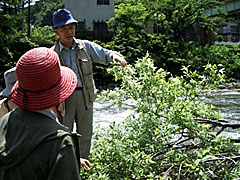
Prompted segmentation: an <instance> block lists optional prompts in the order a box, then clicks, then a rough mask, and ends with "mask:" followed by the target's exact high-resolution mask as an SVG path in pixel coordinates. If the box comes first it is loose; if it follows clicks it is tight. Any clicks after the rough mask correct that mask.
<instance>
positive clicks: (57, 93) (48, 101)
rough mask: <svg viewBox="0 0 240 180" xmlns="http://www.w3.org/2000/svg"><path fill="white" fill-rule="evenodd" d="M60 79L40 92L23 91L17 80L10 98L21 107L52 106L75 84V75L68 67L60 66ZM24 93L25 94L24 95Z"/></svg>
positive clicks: (43, 107)
mask: <svg viewBox="0 0 240 180" xmlns="http://www.w3.org/2000/svg"><path fill="white" fill-rule="evenodd" d="M60 68H61V80H60V82H59V83H58V84H57V85H56V86H55V87H53V88H51V89H49V90H47V91H44V92H40V93H32V92H23V90H22V89H21V88H19V83H18V81H17V82H16V83H15V85H14V86H13V88H12V90H11V100H12V101H13V103H14V104H16V105H17V106H19V107H20V108H22V109H26V110H30V111H40V110H44V109H49V108H52V107H54V106H56V105H58V104H60V103H61V102H63V101H64V100H66V99H67V98H68V97H69V96H70V95H71V94H72V93H73V92H74V90H75V88H76V86H77V76H76V74H75V73H74V72H73V71H72V70H71V69H70V68H68V67H64V66H61V67H60ZM24 95H25V96H24Z"/></svg>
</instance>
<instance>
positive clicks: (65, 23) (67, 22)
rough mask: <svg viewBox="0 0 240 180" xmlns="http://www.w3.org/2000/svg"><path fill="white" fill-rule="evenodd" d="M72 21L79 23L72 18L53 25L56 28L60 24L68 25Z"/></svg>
mask: <svg viewBox="0 0 240 180" xmlns="http://www.w3.org/2000/svg"><path fill="white" fill-rule="evenodd" d="M72 23H76V24H77V23H78V21H77V20H75V19H70V20H67V21H64V22H61V23H58V24H55V25H54V26H53V29H55V28H57V27H59V26H64V25H68V24H72Z"/></svg>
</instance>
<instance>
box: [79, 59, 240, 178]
mask: <svg viewBox="0 0 240 180" xmlns="http://www.w3.org/2000/svg"><path fill="white" fill-rule="evenodd" d="M182 70H183V74H184V75H183V76H181V77H177V78H174V77H172V76H171V75H170V74H169V73H167V72H166V71H164V70H163V69H158V68H156V67H154V64H153V61H152V60H151V59H149V58H148V56H146V57H145V58H143V59H139V60H138V61H137V62H136V63H135V64H134V65H129V66H127V67H125V68H122V67H119V66H115V67H113V68H111V69H110V70H109V72H111V73H112V74H114V76H115V78H116V80H119V79H121V80H122V84H121V87H119V88H116V89H115V90H113V91H109V90H108V91H106V92H105V93H103V95H102V96H103V98H104V99H105V100H110V99H111V100H113V101H115V103H116V104H118V105H120V106H121V105H122V103H125V102H126V100H129V99H131V100H133V102H134V104H135V108H134V112H133V113H132V114H131V115H130V116H129V117H128V118H127V119H126V120H125V121H124V122H123V123H121V124H119V123H117V122H114V123H112V124H111V125H110V126H109V128H108V129H99V131H96V134H95V137H94V144H93V149H92V153H91V161H92V162H93V168H92V170H91V171H90V172H88V173H87V172H85V174H84V178H85V179H109V180H110V179H164V180H166V179H169V180H170V179H172V180H176V179H185V180H188V179H199V180H200V179H201V180H202V179H209V180H210V179H217V178H219V179H232V178H234V177H239V175H240V174H239V173H240V172H239V170H238V166H239V162H237V161H234V162H233V161H231V160H229V161H227V160H226V161H223V162H221V159H220V160H215V161H214V160H213V161H211V160H212V159H215V158H220V157H225V158H227V157H228V156H238V155H239V146H238V145H236V144H234V143H232V142H231V140H230V139H227V138H223V137H221V136H217V134H216V132H214V131H213V130H212V129H211V126H210V125H206V124H199V123H197V122H196V119H198V118H203V119H219V118H223V115H222V114H221V113H219V112H215V111H214V110H213V107H212V106H210V105H206V104H204V103H203V102H202V101H200V100H199V95H200V94H201V93H202V90H204V89H207V88H211V87H212V88H213V87H215V86H216V85H218V84H219V83H222V82H223V81H224V74H223V73H224V71H223V69H221V67H220V69H219V67H217V66H216V65H213V66H212V65H208V66H206V67H205V73H206V76H203V75H199V74H198V73H197V72H195V71H194V72H192V71H190V70H189V69H188V68H186V67H184V68H183V69H182ZM167 77H169V78H167ZM218 165H219V166H218Z"/></svg>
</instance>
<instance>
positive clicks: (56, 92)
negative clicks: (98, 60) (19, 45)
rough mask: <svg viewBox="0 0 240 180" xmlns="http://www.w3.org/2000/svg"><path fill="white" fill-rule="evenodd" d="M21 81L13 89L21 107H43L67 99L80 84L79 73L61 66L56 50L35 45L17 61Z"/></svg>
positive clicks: (42, 108) (18, 75)
mask: <svg viewBox="0 0 240 180" xmlns="http://www.w3.org/2000/svg"><path fill="white" fill-rule="evenodd" d="M16 74H17V79H18V81H17V82H16V84H15V85H14V87H13V88H12V90H11V100H12V101H13V102H14V103H15V104H16V105H17V106H19V107H20V108H22V109H26V110H31V111H39V110H44V109H48V108H51V107H53V106H56V105H58V104H60V103H61V102H63V101H64V100H65V99H67V98H68V97H69V96H70V95H71V94H72V93H73V92H74V90H75V88H76V86H77V77H76V74H75V73H74V72H73V71H72V70H71V69H70V68H67V67H64V66H60V64H59V59H58V55H57V53H56V52H54V51H52V50H50V49H48V48H45V47H39V48H34V49H32V50H30V51H28V52H26V53H25V54H24V55H23V56H22V57H21V58H20V59H19V60H18V62H17V65H16Z"/></svg>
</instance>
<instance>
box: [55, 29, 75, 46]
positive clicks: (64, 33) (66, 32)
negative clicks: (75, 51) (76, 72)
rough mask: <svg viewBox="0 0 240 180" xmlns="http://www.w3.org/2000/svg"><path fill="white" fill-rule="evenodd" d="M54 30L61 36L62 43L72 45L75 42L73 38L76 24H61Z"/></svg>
mask: <svg viewBox="0 0 240 180" xmlns="http://www.w3.org/2000/svg"><path fill="white" fill-rule="evenodd" d="M54 32H55V33H56V34H57V35H58V36H59V39H60V41H61V43H62V44H63V45H64V46H65V47H71V46H72V44H73V38H74V36H75V24H67V25H64V26H59V27H57V28H55V29H54Z"/></svg>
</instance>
